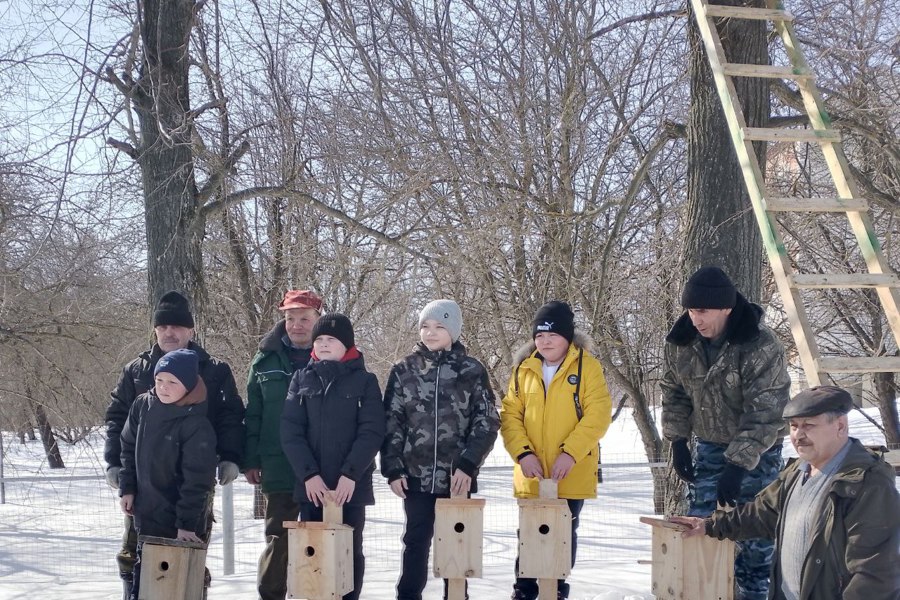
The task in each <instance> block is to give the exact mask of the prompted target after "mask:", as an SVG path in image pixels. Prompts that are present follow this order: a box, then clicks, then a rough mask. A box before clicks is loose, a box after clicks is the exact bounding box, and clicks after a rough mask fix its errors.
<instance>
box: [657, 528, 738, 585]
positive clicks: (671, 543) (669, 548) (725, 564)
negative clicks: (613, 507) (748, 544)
mask: <svg viewBox="0 0 900 600" xmlns="http://www.w3.org/2000/svg"><path fill="white" fill-rule="evenodd" d="M641 522H642V523H646V524H648V525H651V526H652V527H653V559H652V566H651V568H650V571H651V580H652V587H651V591H652V592H653V595H654V596H655V597H656V598H657V599H658V600H693V599H697V598H703V600H733V598H734V542H732V541H730V540H721V541H720V540H717V539H715V538H711V537H708V536H705V535H698V536H695V537H690V538H684V537H682V536H681V533H682V532H683V531H684V530H685V529H686V527H685V526H684V525H680V524H678V523H672V522H669V521H665V520H663V519H654V518H650V517H641Z"/></svg>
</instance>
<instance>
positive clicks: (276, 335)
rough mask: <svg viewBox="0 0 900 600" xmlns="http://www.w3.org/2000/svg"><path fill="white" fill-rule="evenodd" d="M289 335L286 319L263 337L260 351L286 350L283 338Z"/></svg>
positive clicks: (260, 342)
mask: <svg viewBox="0 0 900 600" xmlns="http://www.w3.org/2000/svg"><path fill="white" fill-rule="evenodd" d="M286 333H287V329H286V325H285V322H284V319H282V320H280V321H278V323H276V324H275V327H273V328H272V329H270V330H269V332H268V333H267V334H266V335H264V336H263V337H262V339H261V340H260V341H259V351H260V352H278V351H279V350H284V349H285V348H284V342H283V341H282V338H284V336H285V334H286Z"/></svg>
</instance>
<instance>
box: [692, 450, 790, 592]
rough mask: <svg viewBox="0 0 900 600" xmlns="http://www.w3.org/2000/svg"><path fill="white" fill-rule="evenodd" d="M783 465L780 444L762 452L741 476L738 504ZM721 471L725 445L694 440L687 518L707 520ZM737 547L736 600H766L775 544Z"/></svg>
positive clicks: (759, 542)
mask: <svg viewBox="0 0 900 600" xmlns="http://www.w3.org/2000/svg"><path fill="white" fill-rule="evenodd" d="M783 466H784V463H783V461H782V459H781V445H780V444H779V445H777V446H775V447H773V448H770V449H769V450H767V451H766V452H764V453H763V454H762V456H760V458H759V464H758V465H756V468H755V469H753V470H752V471H750V472H748V473H747V474H746V475H745V476H744V479H743V481H742V482H741V495H740V497H739V498H738V503H739V504H742V503H745V502H750V501H751V500H753V497H754V496H756V494H757V492H759V491H760V490H761V489H763V488H764V487H766V486H767V485H769V484H770V483H771V482H772V481H774V480H775V478H776V477H777V476H778V472H779V471H781V469H782V468H783ZM724 468H725V446H721V445H719V444H712V443H710V442H704V441H703V440H697V447H696V449H695V454H694V474H695V476H696V481H695V482H694V483H693V484H691V485H689V486H688V499H689V500H690V503H691V508H690V511H689V512H688V514H689V515H691V516H695V517H706V516H708V515H710V514H711V513H712V512H713V511H714V510H715V509H716V485H717V484H718V482H719V476H720V475H721V474H722V470H723V469H724ZM736 545H737V556H736V557H735V560H734V579H735V582H736V583H737V585H738V587H739V592H740V595H739V598H741V600H766V598H767V596H768V591H769V570H770V567H771V564H772V555H773V553H774V550H775V545H774V543H773V542H772V540H764V539H754V540H743V541H740V542H736Z"/></svg>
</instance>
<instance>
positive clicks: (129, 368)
mask: <svg viewBox="0 0 900 600" xmlns="http://www.w3.org/2000/svg"><path fill="white" fill-rule="evenodd" d="M153 333H154V335H155V337H156V343H155V344H153V345H152V346H151V347H150V349H149V350H146V351H144V352H142V353H141V354H140V355H138V357H137V358H135V359H134V360H133V361H131V362H130V363H128V364H127V365H125V368H124V369H122V374H121V376H120V377H119V382H118V384H117V385H116V387H115V388H114V389H113V391H112V392H111V393H110V402H109V407H108V408H107V409H106V447H105V449H104V453H103V456H104V458H105V459H106V464H107V469H106V480H107V481H108V482H109V485H110V486H112V487H114V488H117V487H118V486H119V472H120V471H121V470H122V459H121V452H122V444H121V441H120V435H121V433H122V429H123V427H124V426H125V421H126V420H127V419H128V412H129V410H130V409H131V405H132V404H134V400H135V398H137V397H138V396H140V395H141V394H143V393H144V392H146V391H148V390H149V389H150V388H152V387H153V385H154V381H153V371H154V369H155V368H156V363H157V361H159V359H160V358H162V356H163V355H164V354H166V353H168V352H172V351H173V350H179V349H181V348H187V349H189V350H193V351H194V352H195V353H196V354H197V356H198V357H199V359H200V367H199V368H200V378H201V379H202V380H203V383H204V384H206V399H207V401H208V406H209V408H208V413H207V416H208V417H209V420H210V422H211V423H212V426H213V429H214V430H215V432H216V454H217V455H218V460H219V464H218V473H219V483H220V484H221V485H226V484H228V483H231V482H232V481H233V480H234V479H235V478H236V477H237V476H238V475H239V473H240V470H239V466H238V465H240V464H241V459H242V455H243V452H244V403H243V401H242V400H241V396H240V394H238V391H237V385H236V384H235V381H234V375H233V374H232V372H231V367H230V366H229V365H228V363H226V362H224V361H221V360H219V359H217V358H214V357H212V356H210V355H209V353H207V352H206V350H204V349H203V348H201V347H200V346H199V345H198V344H197V343H196V342H194V341H193V337H194V316H193V315H192V314H191V310H190V305H189V304H188V300H187V298H185V297H184V296H183V295H181V294H180V293H178V292H175V291H172V292H166V293H165V294H163V295H162V297H161V298H160V299H159V302H158V303H157V305H156V310H155V311H154V312H153ZM136 550H137V535H136V533H135V530H134V523H133V521H132V518H131V517H125V534H124V536H123V538H122V549H121V550H120V551H119V553H118V555H117V556H116V560H117V562H118V564H119V575H120V577H121V578H122V582H123V586H124V592H123V597H124V598H128V597H129V595H130V593H131V583H132V575H133V570H134V560H135V552H136Z"/></svg>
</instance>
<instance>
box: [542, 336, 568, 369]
mask: <svg viewBox="0 0 900 600" xmlns="http://www.w3.org/2000/svg"><path fill="white" fill-rule="evenodd" d="M534 345H535V346H537V349H538V352H540V353H541V356H543V357H544V362H546V363H547V364H548V365H558V364H560V363H561V362H562V360H563V358H565V356H566V353H567V352H568V351H569V340H567V339H566V338H564V337H563V336H561V335H559V334H558V333H551V332H549V331H541V332H538V334H537V335H536V336H534Z"/></svg>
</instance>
